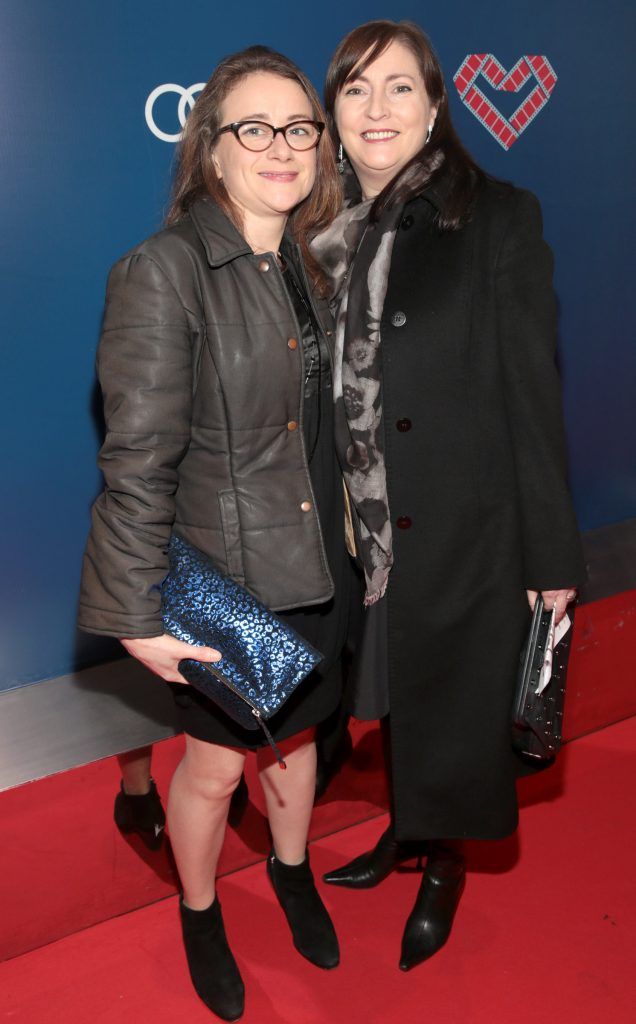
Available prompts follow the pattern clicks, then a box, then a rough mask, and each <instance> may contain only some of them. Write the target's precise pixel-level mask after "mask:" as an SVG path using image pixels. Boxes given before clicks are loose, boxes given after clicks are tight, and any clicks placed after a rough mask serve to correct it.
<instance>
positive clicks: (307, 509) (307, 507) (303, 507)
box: [300, 501, 311, 512]
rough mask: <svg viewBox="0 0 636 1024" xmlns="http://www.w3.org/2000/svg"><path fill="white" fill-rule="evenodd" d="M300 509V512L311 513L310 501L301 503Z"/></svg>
mask: <svg viewBox="0 0 636 1024" xmlns="http://www.w3.org/2000/svg"><path fill="white" fill-rule="evenodd" d="M300 508H301V510H302V511H303V512H311V502H310V501H303V503H302V505H301V506H300Z"/></svg>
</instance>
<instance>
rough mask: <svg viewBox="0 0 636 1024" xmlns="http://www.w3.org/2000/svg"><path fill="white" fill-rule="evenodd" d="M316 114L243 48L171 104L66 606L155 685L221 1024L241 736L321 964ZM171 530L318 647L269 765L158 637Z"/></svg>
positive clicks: (326, 442)
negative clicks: (168, 154)
mask: <svg viewBox="0 0 636 1024" xmlns="http://www.w3.org/2000/svg"><path fill="white" fill-rule="evenodd" d="M323 122H324V115H323V112H322V109H321V106H320V102H319V100H318V97H317V94H316V92H315V90H314V89H313V87H312V85H311V84H310V82H309V81H308V79H307V78H306V77H305V75H303V74H302V72H301V71H299V70H298V68H297V67H295V65H294V64H292V63H291V62H290V61H289V60H287V59H286V58H285V57H283V56H281V55H280V54H277V53H274V52H273V51H270V50H268V49H266V48H264V47H251V48H250V49H248V50H245V51H243V52H242V53H238V54H236V55H234V56H232V57H229V58H227V59H225V60H223V61H222V62H221V64H219V66H218V67H217V69H216V70H215V72H214V74H213V75H212V77H211V78H210V81H209V82H208V84H207V85H206V87H205V89H204V90H203V92H202V93H201V95H200V97H199V99H198V100H197V103H196V105H195V107H194V109H193V111H192V113H191V114H190V116H189V118H188V122H187V125H186V128H185V131H184V135H183V139H182V142H181V147H180V154H179V164H178V170H177V174H176V181H175V191H174V198H173V202H172V206H171V209H170V212H169V215H168V219H167V226H166V228H165V229H164V230H163V231H161V232H159V234H157V235H155V236H153V237H152V238H149V239H147V240H146V241H145V242H143V243H142V244H141V245H139V246H137V247H136V248H135V249H133V250H132V252H130V253H128V254H127V255H126V256H125V257H124V258H123V259H122V260H120V261H119V262H118V263H117V264H116V265H115V267H114V269H113V270H112V272H111V275H110V278H109V284H108V292H107V299H106V312H105V319H104V325H103V333H102V337H101V341H100V346H99V355H98V369H99V377H100V382H101V385H102V390H103V394H104V409H105V418H106V425H107V436H106V440H105V443H104V446H103V448H102V450H101V456H100V465H101V468H102V471H103V473H104V477H105V490H104V492H103V494H102V495H101V496H100V497H99V498H98V500H97V502H96V503H95V506H94V509H93V523H92V530H91V533H90V537H89V540H88V545H87V550H86V555H85V562H84V573H83V582H82V595H81V607H80V618H79V622H80V626H81V628H83V629H85V630H88V631H90V632H94V633H101V634H106V635H111V636H116V637H119V638H120V639H121V642H122V643H123V645H124V646H125V647H126V649H127V650H128V651H129V653H130V654H132V655H133V656H134V657H136V658H138V659H139V660H140V661H142V662H143V663H144V664H145V665H146V666H147V667H148V668H149V669H151V670H152V671H153V672H155V673H156V674H157V675H158V676H161V677H162V678H163V679H165V680H167V681H168V682H169V683H170V685H171V687H172V689H173V691H174V695H175V700H176V704H177V707H178V710H179V714H180V718H181V724H182V726H183V730H184V732H185V734H186V750H185V756H184V758H183V760H182V762H181V764H180V765H179V767H178V768H177V770H176V772H175V775H174V778H173V780H172V785H171V789H170V797H169V802H168V828H169V831H170V837H171V841H172V846H173V849H174V853H175V857H176V861H177V865H178V868H179V875H180V878H181V884H182V887H183V895H182V899H181V902H180V912H181V921H182V928H183V935H184V942H185V949H186V953H187V957H188V963H189V967H190V972H191V975H192V979H193V982H194V986H195V988H196V990H197V992H198V994H199V995H200V997H201V998H202V999H203V1001H204V1002H205V1003H206V1005H207V1006H208V1007H209V1008H210V1009H212V1010H213V1011H214V1012H215V1013H216V1014H218V1016H220V1017H222V1018H223V1019H225V1020H236V1019H238V1017H239V1016H240V1015H241V1013H242V1012H243V1005H244V988H243V982H242V979H241V975H240V972H239V969H238V966H237V964H236V961H235V959H234V957H233V954H232V952H231V950H230V948H229V945H228V942H227V939H226V936H225V931H224V925H223V920H222V917H221V908H220V905H219V901H218V898H217V897H216V894H215V873H216V867H217V862H218V858H219V854H220V852H221V848H222V845H223V837H224V832H225V825H226V819H227V812H228V806H229V802H230V798H231V795H232V792H233V790H234V789H235V787H236V785H237V784H238V782H239V780H240V778H241V775H242V772H243V764H244V760H245V756H246V752H247V751H248V750H252V749H256V748H258V750H257V757H258V764H259V769H260V779H261V782H262V785H263V789H264V793H265V800H266V803H267V810H268V816H269V824H270V828H271V832H272V837H273V846H272V851H271V854H270V856H269V858H268V861H267V870H268V873H269V876H270V879H271V881H272V884H273V887H274V891H275V893H276V895H277V897H278V900H279V901H280V903H281V906H282V908H283V911H284V913H285V915H286V917H287V920H288V922H289V925H290V927H291V932H292V936H293V941H294V944H295V945H296V948H297V949H298V951H299V952H300V953H301V954H302V955H303V956H304V957H306V958H307V959H308V960H310V961H311V962H312V963H313V964H315V965H317V966H319V967H322V968H332V967H335V966H336V965H337V964H338V959H339V952H338V942H337V938H336V935H335V932H334V929H333V925H332V923H331V920H330V918H329V915H328V913H327V910H326V908H325V906H324V904H323V903H322V900H321V898H320V896H319V895H318V892H317V890H316V887H315V885H314V881H313V877H312V874H311V870H310V867H309V861H308V856H307V833H308V827H309V822H310V818H311V813H312V806H313V799H314V789H315V773H316V752H315V745H314V727H315V726H316V725H317V724H318V723H319V722H322V721H323V720H325V719H326V718H327V717H328V716H329V715H330V714H331V713H332V712H333V711H334V710H335V708H336V706H337V704H338V702H339V699H340V677H339V654H340V651H341V648H342V644H343V640H344V635H345V631H346V609H347V600H348V597H347V595H348V590H347V587H348V577H347V572H348V564H347V558H348V556H347V554H346V549H345V541H344V508H343V491H342V480H341V475H340V473H339V470H338V467H337V463H336V459H335V454H334V452H335V445H334V437H333V403H332V399H331V329H330V326H329V324H330V321H329V313H328V309H327V304H326V300H325V299H324V298H323V297H322V295H323V293H324V291H325V281H324V279H323V278H322V276H321V273H320V270H319V268H318V265H317V264H316V262H315V260H314V259H313V258H312V256H311V255H310V253H309V251H308V248H307V238H308V236H310V235H311V234H313V233H315V232H316V231H318V230H320V229H321V228H324V227H325V226H326V225H327V224H328V223H329V222H330V220H331V219H332V218H333V216H334V215H335V213H336V212H337V210H338V209H339V205H340V198H341V196H340V181H339V176H338V173H337V170H336V165H335V159H334V152H333V147H332V143H331V141H330V139H329V137H328V135H327V134H326V133H324V134H323V127H324V123H323ZM173 530H175V531H177V532H178V533H179V534H180V535H181V536H182V537H183V538H185V540H186V541H188V542H189V543H191V544H193V545H194V546H196V547H197V548H199V549H200V550H201V551H203V552H205V553H206V554H207V555H208V556H210V557H211V558H212V559H213V560H214V562H215V563H216V564H217V565H218V566H219V567H220V568H221V570H223V571H224V572H226V573H228V574H229V575H230V576H232V577H233V578H234V579H236V580H238V581H239V582H241V583H242V584H243V585H244V586H245V587H247V588H248V589H249V590H250V591H251V592H252V593H254V594H255V595H256V596H257V597H258V598H260V600H261V601H262V602H263V603H264V604H266V605H267V606H268V607H269V608H271V609H274V610H276V611H277V612H279V614H281V615H282V616H283V617H284V618H285V619H286V620H287V621H288V622H289V623H290V624H291V625H292V626H293V627H294V628H295V629H296V630H297V631H298V632H300V633H301V634H302V635H304V636H305V638H306V639H307V640H309V642H310V643H311V644H312V645H313V646H314V647H316V648H317V649H318V650H319V651H320V652H321V653H322V654H323V656H324V657H323V661H322V662H321V664H320V665H319V667H318V668H317V669H316V670H315V671H314V672H313V673H312V674H311V675H310V676H309V677H308V678H307V679H306V680H305V681H304V682H303V683H302V684H301V685H300V686H299V687H298V689H297V691H296V692H295V693H294V695H293V696H292V697H291V698H290V700H289V701H288V702H287V704H286V705H285V706H284V707H283V709H282V710H281V711H280V712H279V713H278V714H277V715H276V716H274V717H273V718H272V719H270V722H269V723H268V724H270V726H271V731H272V733H273V736H274V739H275V740H276V741H277V742H278V744H279V746H280V748H281V750H282V752H283V753H284V756H285V759H286V763H287V768H288V770H287V771H286V772H281V771H279V768H278V765H277V763H276V761H275V759H274V758H273V757H272V755H271V752H270V748H269V747H267V746H265V747H263V748H261V747H260V746H259V743H258V739H257V740H255V735H256V734H255V733H253V732H248V731H247V730H244V729H242V728H241V727H240V726H238V725H237V724H236V723H234V721H232V720H231V719H230V718H229V717H227V716H226V715H225V714H224V713H223V712H222V711H221V710H220V709H219V708H218V707H217V706H216V705H215V704H213V703H212V702H210V701H209V700H208V699H206V698H205V697H203V696H202V695H201V694H199V693H198V692H196V691H194V690H193V689H192V688H191V687H189V686H187V685H185V681H184V679H183V678H182V676H181V675H180V673H179V670H178V663H179V661H180V660H181V659H182V658H188V657H190V656H191V653H192V651H191V648H190V647H188V646H187V645H186V644H184V643H181V642H179V641H178V640H176V639H174V638H173V637H170V636H168V635H164V633H163V628H162V617H161V607H160V587H161V583H162V580H163V579H164V577H165V576H166V573H167V570H168V563H167V555H166V549H167V546H168V541H169V539H170V535H171V532H172V531H173ZM219 657H220V655H219V654H218V652H216V651H215V650H213V649H211V648H198V649H197V658H198V659H200V660H201V661H208V662H214V661H215V660H218V658H219Z"/></svg>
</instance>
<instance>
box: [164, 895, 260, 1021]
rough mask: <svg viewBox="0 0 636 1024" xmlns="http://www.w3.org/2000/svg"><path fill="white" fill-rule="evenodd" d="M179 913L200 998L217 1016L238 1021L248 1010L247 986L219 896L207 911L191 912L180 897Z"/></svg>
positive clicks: (184, 940)
mask: <svg viewBox="0 0 636 1024" xmlns="http://www.w3.org/2000/svg"><path fill="white" fill-rule="evenodd" d="M179 913H180V915H181V929H182V932H183V944H184V946H185V951H186V957H187V959H188V967H189V969H190V977H191V978H192V984H193V985H194V988H195V990H196V993H197V995H198V996H199V997H200V998H201V999H202V1000H203V1002H204V1003H205V1005H206V1006H207V1007H208V1009H210V1010H212V1012H213V1013H215V1014H216V1015H217V1017H220V1018H221V1019H222V1020H230V1021H232V1020H238V1019H239V1017H240V1016H241V1015H242V1013H243V1010H244V1008H245V986H244V985H243V979H242V978H241V974H240V971H239V969H238V966H237V963H236V960H235V959H234V956H233V955H232V950H231V949H230V947H229V945H228V941H227V937H226V935H225V926H224V924H223V917H222V916H221V904H220V903H219V899H218V896H217V898H216V899H215V900H214V902H213V903H212V904H211V905H210V906H209V907H208V908H207V910H191V909H190V907H187V906H186V905H185V903H184V902H183V897H181V899H180V900H179Z"/></svg>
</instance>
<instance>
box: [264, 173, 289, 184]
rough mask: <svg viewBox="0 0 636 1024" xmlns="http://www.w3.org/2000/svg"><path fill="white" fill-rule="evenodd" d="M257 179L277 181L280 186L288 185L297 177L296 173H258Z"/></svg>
mask: <svg viewBox="0 0 636 1024" xmlns="http://www.w3.org/2000/svg"><path fill="white" fill-rule="evenodd" d="M259 177H261V178H266V179H267V181H277V182H281V183H282V184H289V183H290V182H292V181H295V180H296V178H297V177H298V171H260V173H259Z"/></svg>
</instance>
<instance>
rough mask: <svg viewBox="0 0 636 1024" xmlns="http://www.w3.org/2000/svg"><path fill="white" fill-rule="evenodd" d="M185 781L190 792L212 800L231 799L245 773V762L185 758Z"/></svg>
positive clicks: (183, 766)
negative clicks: (205, 761) (231, 762)
mask: <svg viewBox="0 0 636 1024" xmlns="http://www.w3.org/2000/svg"><path fill="white" fill-rule="evenodd" d="M182 768H183V772H184V781H185V783H186V786H187V787H188V789H189V790H190V792H192V793H195V794H196V795H197V796H198V797H200V798H203V799H205V800H209V801H211V802H215V801H218V800H225V799H229V798H230V797H231V796H232V793H233V792H234V790H235V789H236V787H237V786H238V784H239V782H240V780H241V775H242V774H243V763H242V762H241V763H240V764H226V763H225V764H224V763H219V762H218V761H215V759H214V758H210V759H209V761H208V763H202V762H201V760H200V759H198V758H188V757H187V756H186V757H185V758H184V761H183V762H182Z"/></svg>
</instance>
